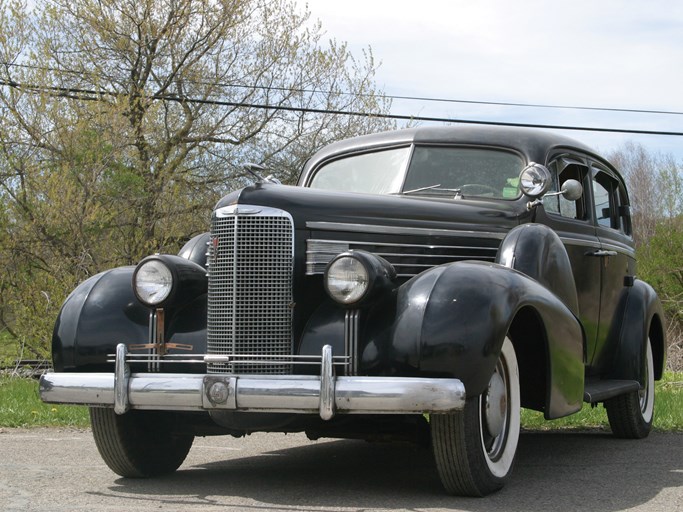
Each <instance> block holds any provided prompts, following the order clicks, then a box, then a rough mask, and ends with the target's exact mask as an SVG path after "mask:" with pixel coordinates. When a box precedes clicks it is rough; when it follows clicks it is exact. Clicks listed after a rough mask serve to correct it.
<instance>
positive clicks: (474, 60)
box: [297, 0, 683, 161]
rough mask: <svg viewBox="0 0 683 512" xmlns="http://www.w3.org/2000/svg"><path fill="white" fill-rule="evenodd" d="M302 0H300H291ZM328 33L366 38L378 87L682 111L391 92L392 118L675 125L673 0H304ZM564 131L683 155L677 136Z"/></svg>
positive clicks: (600, 142) (672, 128)
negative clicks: (376, 68) (407, 98)
mask: <svg viewBox="0 0 683 512" xmlns="http://www.w3.org/2000/svg"><path fill="white" fill-rule="evenodd" d="M297 1H298V2H300V3H301V5H303V4H304V3H306V1H305V0H297ZM307 3H308V6H309V9H310V11H311V17H312V18H313V19H319V20H320V21H321V22H322V25H323V28H324V30H325V31H326V37H327V38H335V39H337V40H338V41H347V42H348V43H349V47H350V49H351V50H352V52H353V53H354V54H355V55H359V54H360V52H361V50H362V49H363V48H367V47H368V46H370V47H371V48H372V51H373V54H374V56H375V59H376V61H378V62H381V67H380V69H379V71H378V73H377V76H376V80H377V85H378V86H379V87H380V88H383V89H384V91H385V92H386V93H387V94H391V95H400V96H420V97H430V98H450V99H458V100H472V101H486V102H513V103H526V104H528V103H534V104H548V105H570V106H581V107H600V108H611V109H638V110H656V111H672V112H679V114H675V115H664V114H657V115H655V114H639V113H638V114H636V113H614V112H596V111H589V110H569V109H543V108H519V107H500V106H476V105H467V104H460V103H433V102H425V101H410V102H407V101H403V100H395V101H394V103H393V107H392V113H394V114H407V115H423V116H435V117H447V118H461V119H478V120H491V121H506V122H529V123H538V124H548V125H575V126H591V127H605V128H622V129H636V130H654V131H668V132H683V2H680V1H678V0H647V1H645V0H641V1H635V0H621V1H618V0H572V1H564V2H558V1H550V0H523V1H522V0H517V1H510V0H488V1H487V0H478V1H475V0H423V1H422V2H415V1H411V2H407V1H403V0H393V1H391V0H344V1H343V2H333V1H330V0H307ZM565 133H566V134H567V135H569V136H571V137H574V138H576V139H579V140H581V141H582V142H584V143H587V144H589V145H591V146H593V147H594V148H596V149H598V150H600V151H610V150H612V149H615V148H617V147H619V146H620V145H622V144H623V143H624V142H625V141H627V140H632V141H635V142H638V143H640V144H642V145H643V146H645V147H646V148H647V149H648V150H650V151H653V152H662V153H673V154H674V155H675V156H676V157H677V159H678V160H680V161H683V137H680V136H679V137H674V136H651V135H648V136H644V135H631V134H626V135H623V134H615V135H611V134H600V133H595V132H584V131H572V132H565Z"/></svg>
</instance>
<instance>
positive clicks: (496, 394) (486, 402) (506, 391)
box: [479, 338, 521, 478]
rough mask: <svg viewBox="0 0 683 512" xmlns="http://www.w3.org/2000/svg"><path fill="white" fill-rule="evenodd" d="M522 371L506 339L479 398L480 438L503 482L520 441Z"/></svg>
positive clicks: (487, 456) (484, 451)
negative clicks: (520, 378)
mask: <svg viewBox="0 0 683 512" xmlns="http://www.w3.org/2000/svg"><path fill="white" fill-rule="evenodd" d="M520 407H521V405H520V396H519V368H518V366H517V357H516V356H515V350H514V347H513V346H512V342H510V340H509V339H507V338H506V339H505V342H504V343H503V349H502V350H501V354H500V358H499V359H498V363H497V364H496V368H495V370H494V372H493V375H492V376H491V379H490V380H489V385H488V387H487V389H486V391H485V392H484V393H482V394H481V395H480V397H479V416H480V421H479V425H480V428H479V438H480V441H481V447H482V454H483V456H484V459H485V461H486V464H487V466H488V467H489V470H490V471H491V473H492V474H493V475H495V476H497V477H499V478H504V477H505V476H506V475H507V474H508V473H509V471H510V469H511V468H512V463H513V461H514V457H515V452H516V451H517V443H518V441H519V420H520Z"/></svg>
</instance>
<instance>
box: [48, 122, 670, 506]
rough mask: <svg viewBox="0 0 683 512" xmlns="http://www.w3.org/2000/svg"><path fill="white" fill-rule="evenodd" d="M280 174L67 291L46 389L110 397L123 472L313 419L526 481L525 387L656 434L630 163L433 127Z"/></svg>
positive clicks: (661, 351)
mask: <svg viewBox="0 0 683 512" xmlns="http://www.w3.org/2000/svg"><path fill="white" fill-rule="evenodd" d="M271 181H272V180H268V179H266V180H263V181H262V182H259V183H256V184H254V185H253V186H249V187H246V188H244V189H241V190H236V191H234V192H232V193H230V194H228V195H227V196H225V197H224V198H223V199H221V200H220V201H219V202H218V204H217V205H216V206H215V208H214V210H213V214H212V218H211V223H210V230H209V232H207V233H205V234H202V235H199V236H197V237H195V238H194V239H192V240H190V241H189V242H188V243H187V244H186V245H185V247H183V249H182V250H181V251H180V253H179V255H177V256H176V255H164V254H161V255H153V256H149V257H147V258H145V259H143V260H142V261H141V262H140V263H139V264H138V265H137V267H134V268H133V267H124V268H117V269H112V270H110V271H107V272H103V273H102V274H99V275H97V276H95V277H93V278H91V279H89V280H87V281H85V282H84V283H82V284H81V285H80V286H79V287H78V288H77V289H76V290H75V291H74V292H73V293H72V294H71V295H70V296H69V298H68V299H67V300H66V302H65V304H64V306H63V308H62V311H61V313H60V316H59V318H58V320H57V323H56V326H55V331H54V337H53V343H52V344H53V358H54V366H55V369H56V372H55V373H50V374H46V375H45V376H44V377H43V378H42V380H41V396H42V398H43V400H45V401H47V402H53V403H76V404H85V405H88V406H90V408H91V409H90V411H91V418H92V427H93V435H94V437H95V441H96V443H97V446H98V449H99V451H100V453H101V455H102V457H103V459H104V461H105V462H106V463H107V464H108V465H109V467H110V468H111V469H112V470H113V471H115V472H116V473H118V474H119V475H122V476H124V477H146V476H155V475H159V474H163V473H168V472H172V471H174V470H175V469H176V468H177V467H178V466H179V465H180V464H181V463H182V462H183V460H184V458H185V456H186V454H187V452H188V451H189V449H190V446H191V444H192V440H193V438H194V436H198V435H199V436H204V435H217V434H229V435H233V436H242V435H246V434H249V433H251V432H255V431H268V432H302V431H303V432H306V433H307V434H308V436H309V437H310V438H312V439H316V438H319V437H339V438H363V439H369V440H374V439H382V440H384V439H412V440H415V441H418V442H427V443H430V444H431V446H432V448H433V451H434V456H435V460H436V465H437V468H438V472H439V475H440V477H441V480H442V482H443V485H444V487H445V489H446V491H447V492H449V493H453V494H457V495H467V496H482V495H486V494H489V493H491V492H493V491H496V490H498V489H500V488H501V487H502V486H503V485H504V483H505V482H506V481H508V480H509V477H510V474H511V470H512V466H513V463H514V458H515V452H516V449H517V442H518V438H519V430H520V409H521V408H522V407H526V408H529V409H534V410H537V411H542V412H543V414H544V416H545V418H547V419H553V418H559V417H562V416H567V415H570V414H573V413H576V412H577V411H579V410H580V409H581V407H582V405H583V404H584V403H590V404H598V403H603V404H604V406H605V408H606V409H607V413H608V416H609V422H610V425H611V427H612V430H613V432H614V434H615V435H616V436H618V437H627V438H642V437H645V436H647V434H648V433H649V431H650V428H651V426H652V418H653V407H654V381H655V380H657V379H659V378H661V376H662V372H663V368H664V363H665V347H666V340H665V335H664V329H663V327H662V326H663V322H664V318H663V314H662V309H661V305H660V303H659V300H658V298H657V295H656V294H655V292H654V291H653V289H652V288H651V287H650V286H649V285H647V284H646V283H644V282H643V281H640V280H638V279H637V277H636V262H635V252H634V247H633V239H632V236H631V232H632V228H631V216H630V208H629V200H628V194H627V191H626V188H625V185H624V182H623V179H622V178H621V176H620V175H619V173H618V172H617V170H616V169H615V168H614V167H613V166H612V165H610V164H609V163H608V162H607V161H606V160H604V159H603V158H601V157H600V156H598V155H597V154H596V153H595V152H593V151H592V150H591V149H589V148H587V147H585V146H583V145H581V144H579V143H577V142H575V141H573V140H571V139H568V138H564V137H560V136H556V135H552V134H547V133H543V132H538V131H531V130H520V129H499V128H498V129H494V128H470V127H467V128H457V127H446V128H433V127H423V128H414V129H408V130H400V131H393V132H386V133H380V134H376V135H370V136H364V137H358V138H354V139H350V140H346V141H341V142H338V143H335V144H332V145H330V146H328V147H325V148H323V149H322V150H320V151H319V152H318V153H316V154H315V155H314V156H313V157H312V158H311V159H310V160H309V161H308V162H307V164H306V166H305V168H304V169H303V172H302V174H301V177H300V180H299V184H298V186H296V187H293V186H284V185H280V184H277V183H272V182H271ZM321 463H322V461H321Z"/></svg>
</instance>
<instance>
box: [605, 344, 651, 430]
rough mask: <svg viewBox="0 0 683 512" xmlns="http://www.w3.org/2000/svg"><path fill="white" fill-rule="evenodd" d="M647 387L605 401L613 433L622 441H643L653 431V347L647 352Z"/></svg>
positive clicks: (648, 346) (647, 349) (649, 347)
mask: <svg viewBox="0 0 683 512" xmlns="http://www.w3.org/2000/svg"><path fill="white" fill-rule="evenodd" d="M644 371H645V372H646V375H645V379H644V380H645V386H644V387H643V389H641V390H640V391H632V392H630V393H627V394H625V395H621V396H617V397H614V398H610V399H609V400H605V409H607V418H608V420H609V425H610V427H611V429H612V433H613V434H614V436H615V437H619V438H621V439H643V438H644V437H647V436H648V435H649V434H650V430H652V420H653V418H654V408H655V375H654V363H653V358H652V347H651V346H650V340H649V339H648V340H647V347H646V350H645V369H644Z"/></svg>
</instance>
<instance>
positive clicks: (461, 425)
mask: <svg viewBox="0 0 683 512" xmlns="http://www.w3.org/2000/svg"><path fill="white" fill-rule="evenodd" d="M430 421H431V428H432V447H433V450H434V457H435V459H436V466H437V470H438V472H439V476H440V478H441V482H442V483H443V486H444V487H445V488H446V491H447V492H448V493H450V494H455V495H458V496H485V495H487V494H490V493H492V492H494V491H497V490H498V489H500V488H501V487H503V485H504V484H505V482H506V480H507V478H508V476H509V475H510V472H511V471H512V465H513V463H514V458H515V453H516V451H517V442H518V441H519V422H520V393H519V368H518V366H517V357H516V355H515V349H514V347H513V346H512V342H511V341H510V340H509V339H508V338H505V342H504V343H503V348H502V350H501V354H500V358H499V359H498V363H497V364H496V368H495V370H494V372H493V375H492V376H491V379H490V380H489V384H488V386H487V388H486V390H485V391H484V392H483V393H482V394H481V395H479V396H475V397H472V398H469V399H467V401H466V403H465V408H464V409H463V410H462V411H458V412H455V413H450V414H433V415H432V416H431V418H430Z"/></svg>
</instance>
